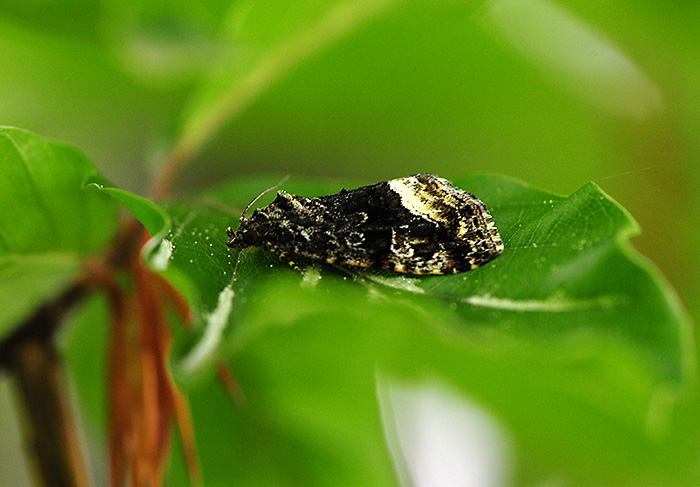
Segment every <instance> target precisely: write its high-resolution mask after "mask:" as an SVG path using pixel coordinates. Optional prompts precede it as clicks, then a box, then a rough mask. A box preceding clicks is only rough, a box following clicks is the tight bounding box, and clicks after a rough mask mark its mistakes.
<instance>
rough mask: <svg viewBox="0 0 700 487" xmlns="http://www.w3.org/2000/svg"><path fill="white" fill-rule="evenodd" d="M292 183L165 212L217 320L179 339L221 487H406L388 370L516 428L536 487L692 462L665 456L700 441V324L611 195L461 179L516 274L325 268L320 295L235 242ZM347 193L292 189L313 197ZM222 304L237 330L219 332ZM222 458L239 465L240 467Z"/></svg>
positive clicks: (178, 278)
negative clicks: (220, 381) (695, 348)
mask: <svg viewBox="0 0 700 487" xmlns="http://www.w3.org/2000/svg"><path fill="white" fill-rule="evenodd" d="M274 182H275V181H274V180H272V179H269V180H257V181H256V180H252V181H248V182H245V183H237V184H232V185H229V186H226V187H223V188H220V189H219V190H217V191H215V192H213V193H210V194H209V195H207V196H206V197H204V198H203V199H201V200H199V201H197V202H195V203H190V204H185V203H179V204H171V205H166V206H165V209H166V211H167V212H168V213H169V215H170V218H171V220H172V222H173V227H172V229H171V230H170V232H169V234H168V235H167V236H166V237H165V238H166V239H167V241H169V242H170V243H171V246H172V256H171V259H170V261H169V264H168V266H167V270H166V275H168V276H169V277H170V278H171V279H172V280H173V281H174V282H175V283H176V284H177V285H178V287H180V288H181V289H183V290H184V291H185V294H186V295H188V296H189V297H190V299H191V300H192V302H193V303H196V304H197V306H198V307H197V309H199V310H200V311H199V313H198V314H197V316H198V317H199V323H198V325H196V328H195V331H194V333H184V332H179V340H178V343H177V345H176V349H175V353H174V356H173V370H174V372H175V374H176V377H177V378H178V379H179V380H180V381H181V383H182V384H183V385H185V386H186V388H187V389H188V390H189V391H190V399H191V401H192V405H193V413H194V417H195V428H196V429H197V431H198V432H199V434H200V435H202V436H200V438H202V437H204V438H206V440H205V441H203V442H201V443H200V454H201V461H202V465H203V471H204V478H205V480H206V481H209V482H212V483H216V482H220V481H224V480H223V479H225V478H227V477H228V478H230V476H231V475H235V476H236V477H237V478H240V479H250V481H251V482H254V480H253V479H257V480H255V481H256V482H261V481H263V480H262V479H266V480H265V482H268V481H269V482H270V483H271V484H274V485H285V484H289V483H295V482H304V483H306V484H307V485H324V484H325V483H327V482H328V479H329V478H331V477H332V476H334V475H339V472H357V471H361V473H359V474H357V475H351V476H349V477H347V476H343V477H342V478H343V479H344V480H343V482H342V485H367V484H372V485H377V484H384V483H386V482H391V481H390V479H392V478H393V475H394V474H393V473H392V472H393V467H392V464H391V461H390V459H389V458H388V456H387V455H388V454H387V451H386V450H385V439H384V437H383V432H382V428H381V423H380V422H379V421H380V418H381V414H380V412H379V409H378V408H379V406H378V399H377V387H378V386H377V383H376V375H377V374H378V373H381V374H384V375H388V376H389V377H391V378H392V380H393V381H395V382H396V381H398V383H399V384H401V383H407V384H415V383H420V382H421V381H422V380H425V378H426V377H428V378H429V377H440V378H441V379H440V380H441V381H444V382H447V383H449V384H453V385H455V387H457V390H458V392H459V394H461V395H463V396H464V397H468V398H470V399H471V400H473V401H475V402H476V404H478V405H479V407H481V408H483V409H484V411H487V412H488V414H490V415H493V417H494V418H495V420H496V421H497V422H498V423H499V424H501V425H503V426H504V428H505V431H506V432H507V441H508V443H509V444H510V445H512V447H513V449H514V451H515V460H514V463H511V464H509V468H511V469H513V471H514V472H515V477H516V478H517V479H519V482H520V481H522V482H525V483H527V481H528V480H527V479H530V480H532V479H535V478H537V476H538V475H542V472H544V473H546V472H549V473H548V474H546V475H553V472H555V471H556V472H559V474H558V475H561V476H563V477H564V478H565V479H566V481H567V482H568V483H571V484H572V485H587V484H588V482H612V481H613V480H619V477H620V476H623V478H625V479H636V478H637V477H639V476H641V477H650V478H651V477H653V476H655V475H659V474H660V472H663V471H666V472H671V471H672V469H675V468H678V465H682V464H683V462H684V460H683V458H684V457H683V456H679V455H677V454H676V455H675V456H674V460H673V461H669V460H668V459H666V460H663V461H662V459H663V458H665V457H666V456H667V455H669V454H670V452H674V453H677V452H676V448H677V445H679V444H682V441H680V440H679V438H683V436H684V435H685V432H684V431H683V430H680V429H678V425H677V423H676V418H677V417H678V416H679V415H681V416H682V415H683V411H684V404H688V401H689V400H690V396H689V394H688V393H689V391H690V387H691V386H690V382H689V381H690V380H691V379H692V378H693V373H694V367H695V356H694V354H693V352H692V351H691V350H692V341H691V340H692V338H691V335H690V330H689V322H688V320H687V317H686V316H684V315H683V313H682V311H680V309H679V307H678V303H677V302H676V298H675V296H674V295H673V293H672V292H671V291H670V290H669V289H668V288H667V287H666V285H665V284H664V283H663V282H662V281H661V280H659V278H658V276H657V274H656V271H655V270H654V269H653V268H652V267H651V266H650V265H649V264H648V262H646V260H644V259H643V258H642V257H640V256H639V255H638V254H637V253H636V252H635V251H633V250H632V249H631V248H630V246H629V244H628V242H627V239H628V238H629V236H630V235H631V234H633V233H635V232H637V231H638V228H637V226H636V224H635V223H634V221H633V220H632V219H631V218H630V217H629V215H628V214H627V212H625V211H624V210H623V209H622V208H620V207H619V206H618V205H617V204H616V203H615V202H614V201H612V200H611V199H610V198H609V197H608V196H606V195H605V194H604V193H602V192H601V191H600V190H599V189H598V188H597V187H595V186H594V185H586V186H584V187H582V188H581V189H580V190H579V191H577V192H575V193H574V194H572V195H571V196H569V197H566V198H564V197H560V196H556V195H553V194H551V193H547V192H544V191H541V190H537V189H534V188H531V187H528V186H525V185H523V184H521V183H516V182H513V181H511V180H507V179H503V178H499V177H493V176H474V177H470V178H462V179H459V180H456V181H455V182H456V184H457V185H458V186H460V187H462V188H465V189H467V190H469V191H472V192H474V193H475V194H477V195H478V196H479V197H480V199H482V200H483V201H484V202H485V203H486V204H487V205H488V207H489V209H490V210H491V213H492V215H493V217H494V221H495V222H496V225H497V226H498V228H499V231H500V232H501V235H502V237H503V239H504V243H505V251H504V253H503V255H502V256H500V257H499V258H498V259H496V260H494V261H493V262H491V263H489V264H487V265H486V266H483V267H481V268H478V269H476V270H474V271H470V272H468V273H464V274H458V275H454V276H435V277H433V276H429V277H422V278H415V277H409V276H396V275H392V274H388V273H364V274H365V277H366V278H367V279H369V281H368V282H366V283H365V284H362V283H359V282H353V281H352V279H348V276H347V275H345V274H343V273H338V272H336V271H334V270H332V269H324V270H323V271H322V273H321V279H320V280H319V281H318V282H317V283H316V284H315V285H311V284H310V283H309V282H308V280H305V279H303V278H302V277H300V276H298V275H297V274H296V273H294V272H293V271H292V270H291V269H289V268H287V266H286V265H284V264H282V263H280V262H279V261H278V260H277V259H276V258H275V257H274V256H271V255H270V254H268V253H265V252H262V251H258V250H254V251H248V252H242V253H240V255H237V253H236V252H235V251H232V250H230V249H228V248H227V247H225V245H224V243H225V240H226V236H225V232H224V230H225V228H226V227H227V226H228V225H231V224H234V223H235V221H236V215H238V208H240V207H242V206H243V205H244V204H246V202H247V201H249V200H251V199H252V198H253V197H255V196H256V194H257V193H258V192H259V190H260V189H264V188H265V187H269V186H271V185H272V184H274ZM340 187H341V186H340V185H337V184H336V185H332V184H329V183H323V184H319V183H311V182H300V183H296V184H295V182H294V181H290V182H288V183H286V184H285V189H286V190H288V191H291V192H293V193H298V194H303V195H308V196H313V195H317V194H325V193H328V192H332V191H336V190H338V189H339V188H340ZM345 187H352V185H345ZM272 198H273V196H272V195H269V196H266V197H264V198H263V200H270V199H272ZM258 204H261V205H264V204H265V203H264V202H260V203H258ZM239 259H240V260H239ZM234 270H235V272H234ZM226 290H228V291H226ZM222 296H223V298H224V299H225V300H228V305H229V306H230V307H229V308H226V310H227V311H225V315H224V316H226V317H227V318H228V319H227V320H226V321H225V322H224V323H221V322H219V323H212V321H211V317H212V315H216V314H217V313H220V312H221V310H222ZM193 298H194V299H193ZM212 325H213V327H215V330H213V331H212V328H211V327H212ZM205 343H206V345H205ZM217 358H219V359H222V358H223V359H226V360H227V361H228V362H229V363H230V364H231V366H232V370H233V371H234V373H235V375H236V377H237V378H238V379H239V381H240V385H241V391H242V397H243V398H244V401H245V402H244V405H239V406H233V407H231V405H229V406H226V399H225V398H224V397H223V396H221V391H219V392H216V390H217V385H216V382H215V381H214V382H212V379H213V378H214V374H213V371H214V369H213V366H214V364H215V359H217ZM218 387H221V386H220V385H219V386H218ZM215 411H218V412H215ZM222 416H223V419H222ZM221 421H223V423H221ZM313 425H315V426H313ZM321 425H324V426H323V427H321ZM309 428H311V430H310V429H309ZM314 428H318V429H317V430H316V429H314ZM221 435H225V437H224V436H221ZM252 436H255V437H256V438H257V439H256V444H257V445H258V447H257V448H253V449H250V447H249V444H248V442H247V441H245V439H246V438H250V437H252ZM217 438H218V439H217ZM232 438H235V440H232ZM544 438H547V441H546V442H545V443H543V439H544ZM574 445H575V448H574ZM222 448H223V451H222ZM214 450H216V451H214ZM222 455H228V458H236V459H239V461H236V462H235V465H233V466H230V464H226V465H227V466H226V467H223V466H221V465H220V458H221V457H222ZM584 458H585V459H586V461H585V462H583V461H582V459H584ZM588 462H592V463H594V464H596V465H598V467H597V469H596V471H595V472H592V471H589V470H588V469H589V463H588ZM630 465H632V466H633V467H632V468H630ZM649 465H653V467H652V466H649ZM173 468H174V470H173V471H172V473H171V475H173V476H175V477H177V476H178V474H177V472H178V469H177V467H173ZM261 469H262V470H264V471H265V472H266V474H265V475H264V476H262V477H260V470H261ZM175 477H173V479H174V478H175ZM630 481H631V480H630ZM173 482H176V480H173Z"/></svg>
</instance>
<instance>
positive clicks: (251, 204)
mask: <svg viewBox="0 0 700 487" xmlns="http://www.w3.org/2000/svg"><path fill="white" fill-rule="evenodd" d="M289 176H290V175H289V174H287V175H286V176H285V177H284V178H282V181H280V182H279V183H277V184H275V185H274V186H272V187H270V188H267V189H266V190H265V191H263V192H262V193H260V194H259V195H257V196H256V197H255V199H254V200H253V201H251V202H250V203H248V206H246V207H245V210H243V214H242V215H241V218H240V219H241V220H242V219H244V218H245V214H246V213H248V210H249V209H250V207H251V206H253V203H255V202H256V201H258V200H259V199H260V198H262V197H263V196H264V195H265V194H266V193H269V192H270V191H274V190H275V189H277V188H279V187H280V186H282V185H283V184H284V183H285V182H286V181H287V179H289Z"/></svg>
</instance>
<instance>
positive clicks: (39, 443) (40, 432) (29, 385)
mask: <svg viewBox="0 0 700 487" xmlns="http://www.w3.org/2000/svg"><path fill="white" fill-rule="evenodd" d="M11 362H12V369H13V371H14V373H15V374H14V375H15V377H16V380H17V383H18V386H19V391H20V393H21V396H22V398H23V400H24V405H25V408H24V409H25V414H26V421H25V422H24V425H23V426H24V431H25V437H26V438H27V439H29V444H30V447H31V450H32V451H31V453H32V454H31V455H30V458H32V459H33V460H34V462H35V464H36V466H37V467H38V468H37V470H38V473H39V475H40V477H41V480H42V481H43V485H45V486H46V487H83V486H89V485H90V481H89V475H88V473H87V469H86V467H85V463H84V459H83V457H82V453H81V448H80V445H79V441H78V437H79V436H78V434H77V431H76V428H75V424H74V423H73V420H72V417H71V411H70V405H69V400H68V396H67V393H66V390H65V382H66V381H65V377H64V375H63V369H62V367H61V364H60V363H59V360H58V358H57V357H56V353H55V350H54V349H53V344H52V342H51V340H44V339H39V338H36V337H35V338H33V339H29V340H27V341H25V342H23V343H22V344H21V345H19V346H17V347H16V348H15V349H14V350H13V353H12V359H11Z"/></svg>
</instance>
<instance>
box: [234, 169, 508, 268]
mask: <svg viewBox="0 0 700 487" xmlns="http://www.w3.org/2000/svg"><path fill="white" fill-rule="evenodd" d="M251 231H253V232H254V234H255V236H256V237H259V241H257V242H255V243H250V242H252V241H253V240H254V239H252V238H250V232H251ZM246 233H248V238H247V240H249V243H248V244H247V245H248V246H251V245H258V246H262V247H263V248H265V249H267V250H270V251H272V252H275V253H277V254H278V255H280V256H282V257H283V258H286V259H287V260H292V259H293V258H294V256H298V257H301V258H302V259H305V260H309V261H320V262H328V263H332V264H336V265H339V266H344V267H351V268H377V269H386V270H392V271H396V272H405V273H412V274H453V273H457V272H463V271H466V270H470V269H473V268H474V267H477V266H479V265H482V264H484V263H486V262H488V261H490V260H492V259H493V258H495V257H497V256H498V255H499V254H500V253H501V251H502V250H503V244H502V242H501V239H500V236H499V235H498V231H497V230H496V228H495V226H494V225H493V223H492V221H491V216H490V215H489V213H488V211H487V210H486V207H485V206H484V204H483V203H482V202H481V201H479V200H478V199H477V198H476V197H474V196H473V195H471V194H469V193H467V192H465V191H462V190H460V189H458V188H455V187H454V186H452V184H450V182H449V181H447V180H444V179H440V178H437V177H435V176H432V175H427V174H419V175H416V176H411V177H407V178H401V179H394V180H391V181H386V182H382V183H378V184H375V185H372V186H365V187H362V188H358V189H354V190H350V191H346V190H343V191H341V192H340V193H336V194H332V195H328V196H321V197H318V198H303V197H300V196H293V195H290V194H288V193H285V192H284V191H280V192H278V195H277V198H276V199H275V201H274V202H273V203H272V204H270V205H269V206H267V207H265V208H261V209H258V210H256V211H255V213H254V214H253V216H252V217H251V218H250V219H248V220H245V221H243V220H242V223H241V227H240V228H239V230H238V231H237V232H236V233H235V234H232V238H231V240H230V241H229V245H231V246H234V247H237V248H245V246H246V245H244V244H242V242H243V241H245V240H246V238H244V237H243V236H244V235H245V234H246Z"/></svg>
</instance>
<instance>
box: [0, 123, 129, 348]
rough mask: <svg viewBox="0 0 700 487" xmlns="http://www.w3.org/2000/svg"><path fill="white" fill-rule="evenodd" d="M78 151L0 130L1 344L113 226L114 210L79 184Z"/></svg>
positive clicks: (82, 164) (87, 168) (89, 173)
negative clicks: (3, 338)
mask: <svg viewBox="0 0 700 487" xmlns="http://www.w3.org/2000/svg"><path fill="white" fill-rule="evenodd" d="M90 178H92V179H95V178H97V175H96V173H95V169H94V167H93V165H92V163H91V162H90V161H89V160H88V159H87V158H86V157H85V156H84V155H83V154H82V153H80V152H78V151H77V150H76V149H73V148H71V147H68V146H66V145H63V144H60V143H57V142H52V141H49V140H46V139H43V138H41V137H39V136H37V135H34V134H32V133H30V132H26V131H23V130H19V129H14V128H9V127H3V128H0V186H1V187H0V207H1V208H2V212H0V309H2V310H3V312H2V315H1V317H0V338H1V337H2V336H4V335H6V334H7V333H8V332H10V331H11V330H12V329H13V326H15V325H17V324H18V322H19V321H20V320H21V319H22V318H25V317H27V315H28V314H30V313H31V312H32V311H33V310H34V309H36V307H37V306H38V305H39V304H41V303H43V302H45V301H46V300H47V299H50V298H52V297H54V296H55V295H56V294H57V293H59V292H60V291H61V290H62V289H63V288H64V287H65V286H67V285H68V284H69V283H70V282H71V281H73V280H75V279H76V276H77V273H78V272H79V271H80V269H81V266H82V265H83V264H84V262H85V260H86V258H88V257H89V256H90V255H91V254H93V253H95V252H96V251H98V250H100V248H101V247H102V246H103V245H104V244H105V242H106V241H107V239H108V238H109V237H110V236H111V234H112V232H113V231H114V228H115V223H116V212H117V209H118V206H117V205H116V204H115V202H114V201H112V200H111V199H109V198H107V197H105V196H104V195H101V194H99V193H98V192H97V191H95V190H94V189H91V188H85V187H84V185H85V183H86V181H88V179H90Z"/></svg>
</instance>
